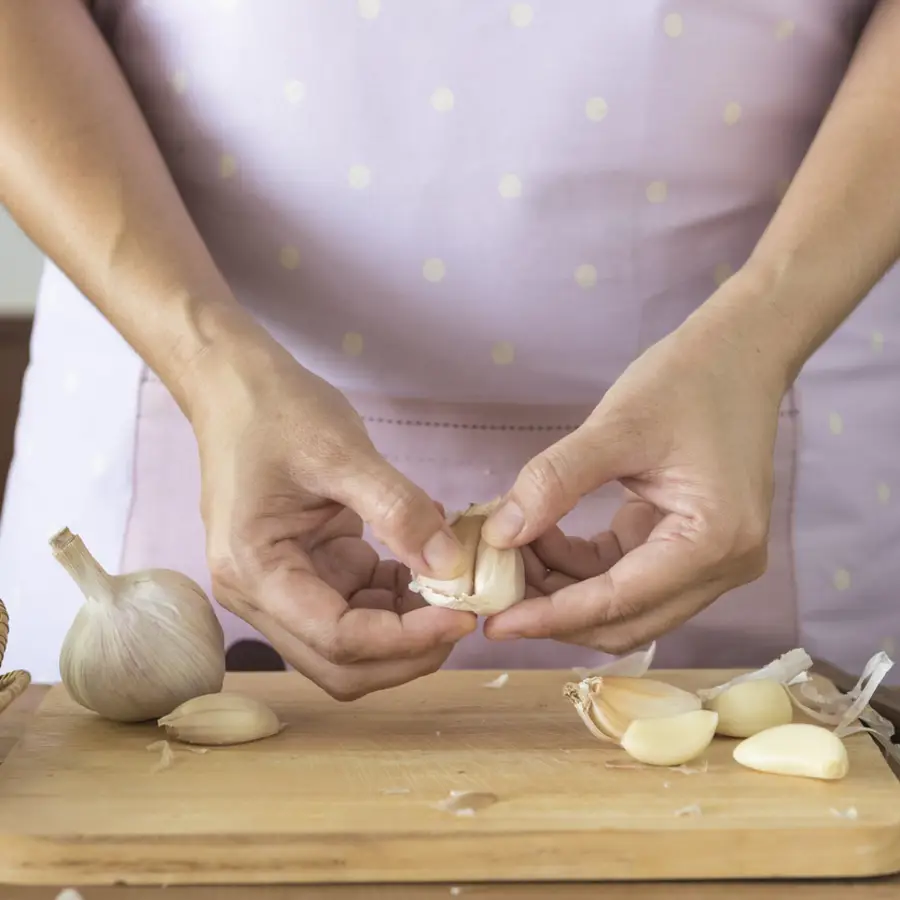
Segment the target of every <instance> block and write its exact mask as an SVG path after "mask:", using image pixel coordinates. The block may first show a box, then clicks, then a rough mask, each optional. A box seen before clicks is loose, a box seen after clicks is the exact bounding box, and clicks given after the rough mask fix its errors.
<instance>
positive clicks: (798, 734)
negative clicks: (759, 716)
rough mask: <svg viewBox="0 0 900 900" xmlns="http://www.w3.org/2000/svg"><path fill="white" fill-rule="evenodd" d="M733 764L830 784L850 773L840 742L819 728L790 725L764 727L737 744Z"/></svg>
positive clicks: (832, 733) (843, 748) (844, 748)
mask: <svg viewBox="0 0 900 900" xmlns="http://www.w3.org/2000/svg"><path fill="white" fill-rule="evenodd" d="M732 755H733V757H734V760H735V762H738V763H740V764H741V765H742V766H746V767H747V768H748V769H755V770H756V771H757V772H767V773H769V774H771V775H797V776H800V777H802V778H821V779H825V780H828V781H834V780H837V779H839V778H843V777H844V776H845V775H846V774H847V773H848V772H849V771H850V760H849V757H848V756H847V748H846V747H845V746H844V742H843V741H842V740H841V739H840V738H839V737H837V736H836V735H835V734H834V732H832V731H830V730H829V729H827V728H823V727H822V726H821V725H808V724H806V723H804V722H792V723H791V724H789V725H778V726H776V727H775V728H767V729H766V730H765V731H760V732H757V733H756V734H754V735H753V736H752V737H748V738H747V739H746V740H743V741H741V742H740V743H739V744H738V745H737V746H736V747H735V748H734V753H733V754H732Z"/></svg>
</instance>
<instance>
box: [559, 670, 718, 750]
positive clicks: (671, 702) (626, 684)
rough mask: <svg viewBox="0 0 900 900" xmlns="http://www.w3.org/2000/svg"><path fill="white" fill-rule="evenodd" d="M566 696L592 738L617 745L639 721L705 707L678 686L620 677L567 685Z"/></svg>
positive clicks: (692, 695) (603, 677) (608, 676)
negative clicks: (616, 742)
mask: <svg viewBox="0 0 900 900" xmlns="http://www.w3.org/2000/svg"><path fill="white" fill-rule="evenodd" d="M565 696H566V697H567V699H568V700H569V701H570V702H572V703H573V704H574V705H575V708H576V711H578V712H579V715H581V718H582V720H583V721H584V722H585V724H586V725H588V729H589V730H590V731H591V733H592V734H594V735H595V736H596V737H601V736H602V737H603V738H609V739H611V740H614V741H620V740H621V739H622V736H623V735H624V734H625V732H626V730H627V729H628V727H629V726H630V725H631V723H632V722H633V721H635V720H636V719H656V718H661V717H664V716H675V715H678V714H680V713H686V712H692V711H695V710H699V709H701V707H702V704H701V702H700V698H699V697H697V695H696V694H692V693H691V692H690V691H685V690H683V689H682V688H679V687H675V685H672V684H667V683H666V682H664V681H655V680H654V679H652V678H629V677H627V676H617V675H599V676H594V677H591V678H585V679H584V680H583V681H581V682H579V684H578V685H567V686H566V689H565ZM588 723H590V724H588Z"/></svg>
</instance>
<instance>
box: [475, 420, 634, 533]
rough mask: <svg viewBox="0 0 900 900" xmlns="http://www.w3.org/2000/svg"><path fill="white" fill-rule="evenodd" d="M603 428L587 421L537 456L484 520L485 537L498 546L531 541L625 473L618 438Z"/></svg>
mask: <svg viewBox="0 0 900 900" xmlns="http://www.w3.org/2000/svg"><path fill="white" fill-rule="evenodd" d="M601 432H602V429H601V428H599V427H598V426H597V425H596V424H594V423H585V424H584V425H582V426H581V427H580V428H578V429H577V430H576V431H573V432H572V433H571V434H569V435H566V437H564V438H563V439H562V440H560V441H557V442H556V443H555V444H553V445H552V446H550V447H548V448H547V449H546V450H544V451H543V453H540V454H538V455H537V456H535V457H534V458H533V459H532V460H531V461H530V462H529V463H528V464H527V465H526V466H525V468H523V469H522V471H521V472H520V473H519V477H518V478H517V479H516V483H515V484H514V485H513V488H512V490H511V491H510V492H509V494H507V496H506V497H505V498H504V501H503V503H501V505H500V506H499V507H498V508H497V510H496V511H495V512H494V513H493V515H492V516H490V518H488V520H487V522H486V523H485V525H484V528H483V529H482V532H481V534H482V537H483V538H484V539H485V541H487V542H488V543H489V544H491V545H492V546H494V547H497V548H499V549H503V548H506V547H520V546H522V545H523V544H527V543H529V542H530V541H533V540H534V539H535V538H538V537H540V536H541V535H542V534H543V533H544V532H546V531H547V530H548V529H550V528H552V527H553V526H554V525H555V524H556V523H557V522H558V521H559V520H560V519H561V518H562V517H563V516H564V515H566V513H568V512H570V511H571V510H572V509H573V508H574V507H575V506H576V504H577V503H578V501H579V500H580V499H581V498H582V497H583V496H584V495H585V494H589V493H590V492H591V491H595V490H596V489H597V488H599V487H601V486H602V485H604V484H606V483H607V482H610V481H615V480H616V479H617V478H620V477H622V476H623V475H624V474H625V472H624V471H623V470H621V466H620V456H621V454H620V453H618V452H617V449H616V448H617V444H618V442H617V441H615V440H614V439H611V436H608V435H607V434H606V433H601ZM618 446H619V447H620V446H621V445H620V444H618Z"/></svg>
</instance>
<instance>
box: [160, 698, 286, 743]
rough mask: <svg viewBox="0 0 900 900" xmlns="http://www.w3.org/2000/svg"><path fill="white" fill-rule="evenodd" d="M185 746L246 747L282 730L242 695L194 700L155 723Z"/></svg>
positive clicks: (270, 715) (264, 708)
mask: <svg viewBox="0 0 900 900" xmlns="http://www.w3.org/2000/svg"><path fill="white" fill-rule="evenodd" d="M157 724H158V725H159V726H160V727H161V728H165V729H166V732H167V733H168V734H169V736H170V737H173V738H175V739H176V740H178V741H183V742H184V743H185V744H213V745H224V744H246V743H248V742H249V741H258V740H260V739H262V738H265V737H271V736H272V735H273V734H278V733H279V732H280V731H281V730H282V728H283V726H282V724H281V722H280V721H279V720H278V716H276V715H275V713H274V712H272V710H271V709H269V707H268V706H266V705H265V704H263V703H260V702H259V701H258V700H254V699H253V697H245V696H244V695H243V694H230V693H221V694H205V695H203V696H202V697H194V698H192V699H191V700H188V701H186V702H185V703H182V704H181V705H180V706H178V707H176V708H175V709H173V710H172V712H170V713H169V714H168V715H167V716H163V717H162V718H161V719H160V720H159V722H158V723H157Z"/></svg>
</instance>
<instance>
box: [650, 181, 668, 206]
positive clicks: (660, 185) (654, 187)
mask: <svg viewBox="0 0 900 900" xmlns="http://www.w3.org/2000/svg"><path fill="white" fill-rule="evenodd" d="M646 193H647V199H648V200H649V201H650V202H651V203H665V202H666V200H667V199H668V196H669V186H668V184H666V182H665V181H651V182H650V184H648V185H647V191H646Z"/></svg>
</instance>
